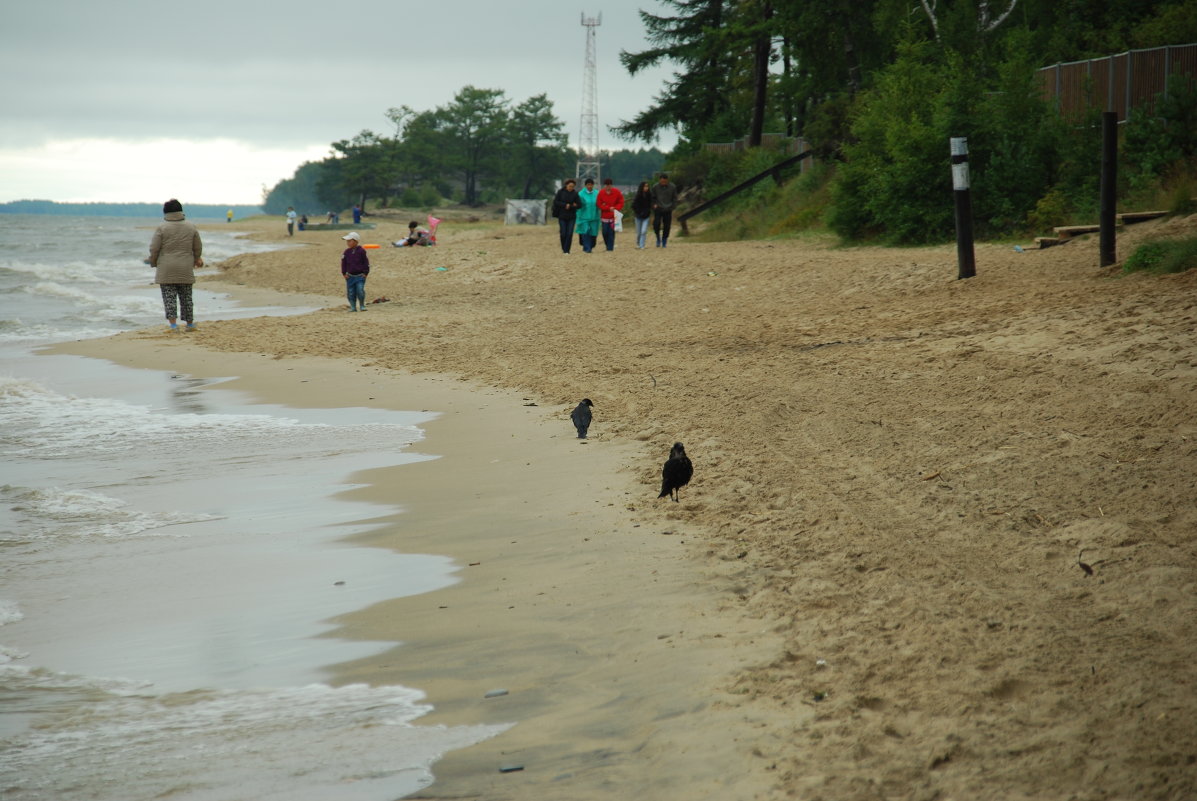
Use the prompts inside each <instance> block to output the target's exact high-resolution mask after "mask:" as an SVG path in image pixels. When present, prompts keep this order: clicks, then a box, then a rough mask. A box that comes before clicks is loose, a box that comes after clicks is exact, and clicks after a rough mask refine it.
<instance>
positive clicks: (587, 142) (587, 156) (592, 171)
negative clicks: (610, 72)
mask: <svg viewBox="0 0 1197 801" xmlns="http://www.w3.org/2000/svg"><path fill="white" fill-rule="evenodd" d="M602 24H603V12H601V11H600V12H599V15H598V16H597V17H587V16H586V12H582V26H583V27H585V28H586V70H585V73H584V74H583V77H582V132H581V136H580V137H579V138H578V171H577V179H578V183H582V182H584V181H585V180H586V179H587V178H593V179H594V182H595V183H596V184H597V183H600V181H599V141H598V139H599V126H598V88H597V85H598V82H597V77H596V76H597V73H598V67H597V63H598V62H597V59H596V58H595V47H594V42H595V31H594V29H595V28H597V27H598V26H600V25H602Z"/></svg>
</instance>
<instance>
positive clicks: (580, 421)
mask: <svg viewBox="0 0 1197 801" xmlns="http://www.w3.org/2000/svg"><path fill="white" fill-rule="evenodd" d="M593 405H594V404H593V403H591V402H590V398H582V402H581V403H579V404H578V405H577V406H576V407H575V408H574V410H573V412H571V413H570V415H569V419H570V420H573V421H574V428H576V429H578V439H586V430H587V429H588V428H590V417H591V415H590V407H591V406H593Z"/></svg>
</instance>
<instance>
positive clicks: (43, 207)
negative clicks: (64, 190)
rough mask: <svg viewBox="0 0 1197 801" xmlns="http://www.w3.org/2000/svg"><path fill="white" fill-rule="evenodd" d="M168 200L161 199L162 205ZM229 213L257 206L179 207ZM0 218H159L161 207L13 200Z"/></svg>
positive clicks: (200, 213) (1, 208) (245, 213)
mask: <svg viewBox="0 0 1197 801" xmlns="http://www.w3.org/2000/svg"><path fill="white" fill-rule="evenodd" d="M167 199H168V198H164V199H163V201H164V202H165V200H167ZM229 209H232V210H233V216H234V217H235V218H236V219H241V218H242V217H251V216H253V215H255V214H261V213H262V210H261V209H260V208H258V207H257V206H216V205H212V204H204V203H187V202H184V203H183V211H184V212H186V214H187V216H188V217H191V218H196V217H217V218H219V219H222V220H223V219H225V215H227V214H228V211H229ZM0 214H60V215H70V216H73V217H161V216H162V204H161V203H59V202H57V201H54V200H13V201H10V202H8V203H0Z"/></svg>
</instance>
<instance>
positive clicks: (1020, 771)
mask: <svg viewBox="0 0 1197 801" xmlns="http://www.w3.org/2000/svg"><path fill="white" fill-rule="evenodd" d="M235 225H241V226H245V228H246V230H255V231H256V230H258V229H261V228H263V225H262V222H261V221H249V222H246V223H235ZM405 229H406V218H402V219H396V220H395V221H393V222H388V221H380V225H379V228H378V229H377V230H376V231H372V232H370V233H368V234H366V238H367V239H368V241H370V242H371V243H379V244H381V245H383V247H381V248H379V249H376V250H372V251H371V258H372V260H373V263H374V269H373V270H372V274H371V277H370V279H369V281H368V283H367V296H368V297H369V298H371V299H375V298H383V297H385V298H388V299H389V301H388V302H384V303H378V304H373V305H371V307H370V311H369V312H367V313H365V314H360V313H359V314H348V313H346V311H345V308H346V307H345V301H344V299H343V295H342V291H341V278H340V275H339V271H338V268H337V264H338V254H339V252H340V249H341V245H342V243H341V242H340V240H339V234H338V233H337V232H304V234H302V235H297V236H296V238H295V240H294V241H293V242H289V244H295V245H296V247H294V248H291V249H288V250H284V251H277V252H271V253H265V254H255V255H252V256H240V257H236V258H234V259H231V260H229V262H226V263H225V264H224V265H222V268H223V269H222V273H221V275H220V276H218V277H217V278H218V281H212V282H211V285H210V286H208V287H207V288H213V289H219V288H220V287H221V286H232V287H234V288H239V287H249V288H254V289H255V290H259V289H260V290H280V291H282V292H286V293H291V294H292V296H293V297H295V298H297V299H302V301H303V302H304V303H314V304H315V305H320V306H323V308H322V309H321V310H320V311H317V312H314V313H311V314H308V315H303V316H299V317H292V318H281V319H280V318H273V319H265V318H262V319H256V320H237V321H227V322H216V323H203V322H202V310H201V314H200V318H201V330H200V331H199V332H197V333H196V334H195V335H173V336H172V335H169V334H167V333H165V332H163V331H161V330H158V329H155V330H147V331H142V332H134V333H131V334H127V335H123V336H122V337H118V338H117V339H116V340H114V341H106V342H104V343H80V344H78V345H76V346H72V350H73V352H80V351H88V350H93V352H95V353H96V354H102V355H104V356H105V357H108V358H114V359H116V360H118V361H122V362H127V363H133V364H138V365H141V366H147V367H160V366H167V367H169V369H174V370H178V371H182V372H188V373H194V374H197V375H204V374H205V373H206V372H208V371H210V374H215V375H229V374H236V375H240V376H243V378H242V379H241V380H240V381H239V382H237V383H238V384H239V385H240V387H241V388H243V389H250V390H251V391H253V392H255V393H260V394H261V395H262V396H263V397H265V398H267V399H271V400H281V401H283V402H285V401H286V399H287V398H292V399H294V398H302V399H303V402H304V403H305V404H306V403H311V404H316V405H323V404H328V405H330V406H349V405H354V406H357V405H371V404H378V405H385V406H386V407H388V408H399V409H433V410H437V411H440V412H442V413H443V416H442V417H441V418H440V419H438V420H437V421H435V422H434V423H432V424H430V425H429V427H428V439H427V440H426V441H425V443H422V446H421V448H420V450H425V451H427V452H429V453H435V454H439V455H441V457H442V458H440V459H438V460H436V461H432V462H425V463H421V464H416V465H406V466H402V467H398V468H394V469H390V470H380V471H371V472H370V473H369V474H368V475H365V476H362V478H363V479H364V480H367V481H368V482H369V483H370V485H371V486H370V487H369V488H367V489H362V490H358V492H362V493H366V494H370V493H377V494H378V496H379V497H385V498H388V499H396V498H398V499H399V501H400V503H401V504H402V505H403V506H404V507H405V511H404V513H403V514H400V515H398V516H397V517H396V518H395V519H394V520H390V521H386V522H387V525H386V526H384V527H383V528H382V529H381V530H380V531H379V532H377V533H375V534H374V535H371V536H372V538H373V539H374V541H373V542H372V543H371V544H379V543H380V542H385V543H386V544H387V545H388V546H389V547H394V548H396V549H398V550H402V551H407V552H427V553H442V554H446V555H449V556H452V557H454V558H455V559H457V560H458V561H459V563H460V564H461V565H462V568H461V576H462V581H461V582H460V583H459V584H457V585H455V586H454V587H451V588H449V589H446V590H442V591H438V592H436V593H431V594H428V595H424V596H416V597H413V598H404V599H399V600H396V601H391V602H387V603H383V604H380V605H377V606H375V607H373V608H371V609H367V610H363V611H361V612H359V613H356V614H353V615H350V616H347V617H346V618H345V619H344V620H342V621H340V622H341V623H342V629H341V635H343V636H347V637H362V638H364V639H386V638H390V639H394V640H399V641H402V643H403V644H402V645H401V646H400V647H398V648H397V649H395V650H393V651H391V652H388V653H386V654H384V655H382V656H379V657H376V658H372V659H368V660H364V661H362V662H358V663H350V664H345V665H341V666H338V667H337V668H336V671H335V675H336V680H337V681H341V682H348V681H369V682H372V683H387V682H393V683H402V684H406V685H409V686H415V687H419V688H421V689H423V690H425V691H427V692H428V696H429V700H430V701H431V702H432V703H433V704H434V705H435V706H436V712H435V713H434V714H433V715H432V716H430V718H429V719H428V722H430V723H474V722H498V721H511V722H516V723H517V725H516V726H515V727H514V728H513V729H511V730H510V731H509V732H507V733H506V734H504V735H502V736H500V737H497V738H495V739H493V740H490V741H487V742H485V743H482V744H480V745H478V746H476V747H474V748H471V749H468V750H466V751H462V752H456V753H454V754H451V755H450V756H449V757H448V758H446V759H445V760H443V761H442V762H441V763H439V764H438V766H437V767H436V769H435V772H436V775H437V782H436V784H434V785H433V786H432V787H431V788H429V789H428V790H427V791H425V792H424V793H423V794H422V796H421V797H425V798H487V799H497V798H511V799H525V800H527V799H579V800H580V801H588V800H589V799H594V800H595V801H597V799H609V798H647V797H651V798H657V799H674V798H676V799H683V798H684V799H692V798H736V799H751V798H762V799H764V798H787V797H804V798H806V797H809V798H835V799H857V798H859V799H873V798H882V797H885V798H911V799H922V798H928V799H929V798H971V797H999V798H1005V797H1027V798H1043V799H1049V798H1050V799H1055V798H1078V799H1089V798H1093V799H1098V798H1123V797H1136V798H1160V799H1173V798H1184V797H1188V796H1192V795H1194V794H1197V730H1195V729H1194V727H1193V726H1192V721H1193V720H1194V719H1197V693H1194V679H1197V670H1195V669H1194V668H1193V664H1194V657H1195V656H1197V654H1195V653H1194V651H1195V650H1197V637H1195V636H1194V635H1195V634H1197V631H1195V629H1197V622H1195V621H1197V569H1195V566H1197V559H1195V557H1197V547H1195V545H1194V540H1195V536H1197V535H1195V532H1197V503H1195V499H1197V477H1195V476H1197V473H1195V470H1194V468H1195V467H1197V445H1195V444H1194V437H1195V436H1197V412H1195V411H1194V410H1195V409H1197V295H1195V290H1197V273H1194V272H1191V273H1190V274H1184V275H1179V276H1168V277H1156V276H1144V275H1137V276H1129V277H1120V276H1118V275H1117V273H1116V271H1113V270H1101V269H1098V267H1097V266H1096V265H1097V242H1096V237H1092V238H1088V239H1085V240H1081V241H1076V242H1072V243H1070V244H1067V245H1064V246H1059V247H1056V248H1051V249H1048V250H1043V251H1027V252H1023V253H1018V252H1016V251H1014V250H1013V249H1012V248H1011V247H1010V246H1008V245H979V246H978V247H977V271H978V275H977V277H976V278H973V279H970V280H968V281H956V280H954V279H955V273H956V269H955V250H954V248H953V247H937V248H918V249H914V248H911V249H881V248H837V247H833V246H832V244H831V243H830V242H829V241H827V240H823V239H817V238H811V239H802V240H786V241H771V242H746V243H738V244H719V245H702V244H697V243H693V242H689V241H687V240H685V239H681V238H675V239H674V240H673V241H671V242H670V247H669V248H668V249H663V250H661V249H649V250H646V251H636V250H634V249H633V248H631V247H629V245H630V243H631V242H632V237H631V236H630V235H628V234H624V235H623V236H622V237H621V238H620V240H619V245H618V246H617V250H616V251H614V252H612V253H605V252H599V253H595V254H592V255H589V256H587V255H583V254H581V253H580V252H576V248H575V253H573V254H571V255H569V256H566V255H563V254H561V253H560V252H559V251H558V249H557V248H556V234H555V230H552V229H550V228H535V229H533V228H514V227H513V228H502V227H491V226H485V225H470V226H467V225H455V224H454V223H453V221H451V220H450V221H448V222H446V223H444V224H442V226H441V230H440V242H441V244H440V245H439V246H438V247H436V248H417V249H411V250H408V249H406V248H404V249H396V248H390V247H389V245H388V243H389V241H391V240H392V239H396V238H398V237H399V235H400V233H401V231H402V230H405ZM1194 229H1197V219H1194V218H1187V219H1181V220H1167V221H1159V222H1152V223H1143V224H1140V225H1136V226H1132V227H1128V228H1127V229H1126V230H1125V231H1124V232H1123V233H1122V235H1121V237H1120V243H1119V252H1120V257H1125V256H1126V255H1127V254H1128V253H1129V252H1130V251H1129V249H1130V248H1131V247H1132V246H1133V244H1134V242H1135V241H1137V240H1140V239H1142V238H1143V237H1145V236H1148V235H1158V234H1160V233H1164V234H1169V233H1176V234H1180V233H1190V234H1191V233H1192V232H1193V230H1194ZM254 235H255V236H261V237H263V238H265V239H269V240H278V241H284V240H286V237H285V229H284V228H283V226H282V225H281V224H276V225H271V226H270V228H269V230H264V231H262V232H260V233H255V234H254ZM438 268H443V269H438ZM584 396H585V397H589V398H592V399H593V400H594V402H595V424H594V427H593V429H592V432H591V439H590V440H589V441H588V442H587V443H586V444H582V443H580V442H578V441H577V440H576V439H574V436H573V431H572V427H571V426H570V423H569V420H568V412H569V410H570V409H571V408H572V406H573V405H574V404H575V403H577V401H578V400H579V399H580V398H581V397H584ZM532 403H535V404H536V405H535V406H530V405H526V404H532ZM675 440H680V441H683V442H685V444H686V446H687V450H688V451H689V452H690V455H691V458H692V459H693V460H694V464H695V478H694V481H693V483H692V485H691V486H690V487H688V488H686V489H685V490H683V492H682V500H681V503H679V504H673V503H671V502H669V501H667V500H657V499H656V498H655V496H656V494H657V493H656V489H657V487H659V471H660V465H661V463H662V462H663V460H664V458H665V456H666V455H667V453H668V449H669V446H670V444H672V442H674V441H675ZM500 688H501V689H505V690H507V691H508V693H507V694H506V695H503V696H500V697H497V698H490V699H487V698H484V695H485V694H486V693H487V692H488V691H490V690H495V689H500ZM505 766H506V767H517V766H520V767H522V768H523V769H522V770H513V771H510V772H501V768H503V767H505Z"/></svg>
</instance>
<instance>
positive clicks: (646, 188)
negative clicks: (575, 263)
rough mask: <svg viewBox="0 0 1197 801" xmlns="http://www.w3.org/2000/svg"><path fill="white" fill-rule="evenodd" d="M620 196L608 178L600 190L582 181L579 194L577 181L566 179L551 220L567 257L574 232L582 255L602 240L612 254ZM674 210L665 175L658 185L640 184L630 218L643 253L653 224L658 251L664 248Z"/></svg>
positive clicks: (619, 216)
mask: <svg viewBox="0 0 1197 801" xmlns="http://www.w3.org/2000/svg"><path fill="white" fill-rule="evenodd" d="M624 202H625V200H624V196H623V192H621V191H619V189H617V188H616V187H615V185H614V182H612V180H611V179H610V178H605V179H603V188H602V189H599V190H596V189H595V188H594V179H593V178H587V179H586V180H585V181H583V188H582V189H581V190H580V191H579V190H578V188H577V181H575V180H574V179H573V178H569V179H567V180H566V181H565V185H564V186H562V187H561V188H560V189H558V190H557V194H556V195H555V196H554V197H553V216H554V217H556V218H557V225H558V228H559V229H560V234H561V252H562V253H569V252H570V248H571V247H572V245H573V239H574V232H575V231H576V232H577V234H578V242H579V244H581V246H582V252H584V253H591V252H593V251H594V249H595V247H596V246H597V244H598V237H599V236H600V234H601V236H602V237H603V245H604V246H605V247H606V249H607V250H615V233H616V232H617V231H619V230H621V221H622V220H623V208H624ZM676 206H677V187H676V186H675V185H674V184H671V183H670V182H669V176H668V175H665V174H664V173H662V174H661V176H660V178H658V179H657V183H656V184H653V185H651V186H650V185H649V182H648V181H643V182H641V184H640V186H639V187H638V188H637V189H636V194H635V195H633V196H632V217H633V218H634V219H635V221H636V247H637V248H638V249H641V250H642V249H644V247H646V244H645V243H646V240H647V239H648V224H649V221H650V220H651V221H652V226H653V233H654V234H655V235H656V238H657V247H659V248H663V247H667V246H668V244H669V231H670V228H672V226H673V209H674V207H676Z"/></svg>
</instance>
